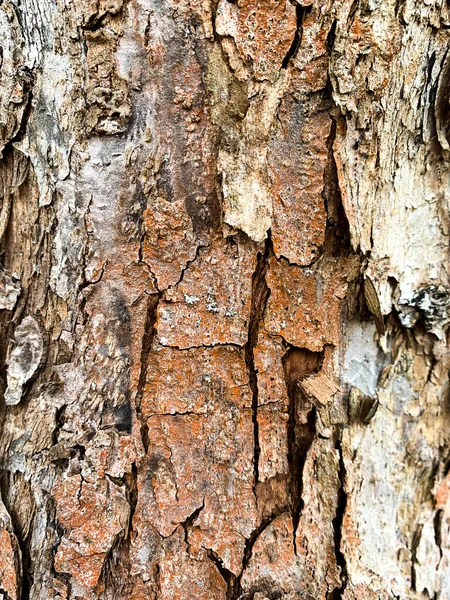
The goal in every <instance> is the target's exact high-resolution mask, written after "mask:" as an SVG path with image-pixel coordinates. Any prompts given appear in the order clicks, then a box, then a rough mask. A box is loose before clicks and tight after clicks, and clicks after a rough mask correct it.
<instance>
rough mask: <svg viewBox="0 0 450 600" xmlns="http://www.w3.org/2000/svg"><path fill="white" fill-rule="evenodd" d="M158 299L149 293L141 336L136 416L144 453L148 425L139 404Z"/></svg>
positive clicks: (145, 378)
mask: <svg viewBox="0 0 450 600" xmlns="http://www.w3.org/2000/svg"><path fill="white" fill-rule="evenodd" d="M159 300H160V294H149V297H148V300H147V316H146V320H145V328H144V335H143V338H142V349H141V371H140V374H139V381H138V388H137V393H136V416H137V418H138V420H139V423H140V425H141V438H142V443H143V446H144V449H145V452H146V453H147V450H148V426H147V422H146V419H145V417H144V416H143V415H142V411H141V404H142V398H143V395H144V388H145V383H146V380H147V368H148V357H149V354H150V351H151V348H152V343H153V339H154V337H155V335H156V329H155V325H156V316H157V309H158V303H159Z"/></svg>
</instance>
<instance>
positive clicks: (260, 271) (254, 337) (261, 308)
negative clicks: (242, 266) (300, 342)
mask: <svg viewBox="0 0 450 600" xmlns="http://www.w3.org/2000/svg"><path fill="white" fill-rule="evenodd" d="M271 245H272V242H271V239H270V236H269V237H268V238H267V240H266V245H265V248H264V251H263V252H260V253H259V254H258V258H257V264H256V269H255V272H254V274H253V280H252V302H251V310H250V322H249V326H248V341H247V343H246V345H245V363H246V366H247V372H248V377H249V385H250V389H251V391H252V421H253V435H254V455H253V471H254V486H255V489H256V485H257V483H258V481H259V455H260V450H261V449H260V445H259V426H258V374H257V371H256V368H255V359H254V349H255V346H256V344H257V343H258V331H259V326H260V322H261V319H262V318H263V316H264V312H265V309H266V305H267V301H268V299H269V295H270V290H269V288H268V286H267V283H266V271H267V266H268V258H269V255H270V251H271Z"/></svg>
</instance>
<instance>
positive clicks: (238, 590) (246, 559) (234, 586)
mask: <svg viewBox="0 0 450 600" xmlns="http://www.w3.org/2000/svg"><path fill="white" fill-rule="evenodd" d="M285 512H286V510H285V508H280V509H279V510H277V511H275V512H274V513H272V514H271V515H270V516H268V517H267V518H265V519H263V520H262V521H261V523H260V525H259V527H257V528H256V529H255V530H254V531H253V532H252V534H251V536H250V537H249V538H247V541H246V543H245V548H244V556H243V558H242V569H241V572H240V573H239V575H238V576H237V577H234V576H233V577H234V579H233V580H232V581H231V579H230V586H229V589H228V592H227V600H239V599H240V598H241V596H242V593H243V590H242V576H243V575H244V573H245V570H246V569H247V567H248V565H249V563H250V560H251V558H252V555H253V547H254V545H255V543H256V541H257V540H258V538H259V536H260V535H261V534H262V533H263V532H264V531H265V530H266V529H267V528H268V527H269V525H271V523H273V521H275V519H277V518H278V517H279V516H281V515H282V514H283V513H285Z"/></svg>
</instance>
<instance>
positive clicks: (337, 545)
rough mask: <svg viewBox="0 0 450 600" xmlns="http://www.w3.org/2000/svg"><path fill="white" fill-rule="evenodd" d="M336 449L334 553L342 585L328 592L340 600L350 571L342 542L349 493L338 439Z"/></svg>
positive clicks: (328, 596)
mask: <svg viewBox="0 0 450 600" xmlns="http://www.w3.org/2000/svg"><path fill="white" fill-rule="evenodd" d="M335 448H336V450H337V451H338V452H339V484H340V485H339V491H338V502H337V507H336V516H335V518H334V519H333V529H334V553H335V556H336V563H337V565H338V567H339V568H340V571H341V574H340V577H341V587H339V588H335V589H334V590H333V591H332V592H330V593H329V594H327V600H340V599H341V598H342V597H343V596H344V593H345V588H346V586H347V582H348V571H347V562H346V560H345V556H344V554H343V552H342V549H341V543H342V527H343V524H344V516H345V511H346V508H347V494H346V492H345V478H346V474H347V471H346V468H345V463H344V457H343V454H342V444H341V441H340V440H337V441H336V445H335Z"/></svg>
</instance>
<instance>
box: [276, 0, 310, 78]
mask: <svg viewBox="0 0 450 600" xmlns="http://www.w3.org/2000/svg"><path fill="white" fill-rule="evenodd" d="M310 11H311V6H306V7H305V6H300V4H297V6H296V7H295V14H296V17H297V29H296V30H295V35H294V39H293V40H292V44H291V47H290V48H289V50H288V51H287V54H286V56H285V57H284V58H283V62H282V63H281V68H282V69H287V68H288V65H289V63H290V62H291V59H293V58H295V57H296V56H297V54H298V51H299V49H300V45H301V43H302V35H303V19H304V17H305V15H306V14H307V13H308V12H310Z"/></svg>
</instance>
